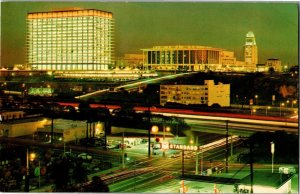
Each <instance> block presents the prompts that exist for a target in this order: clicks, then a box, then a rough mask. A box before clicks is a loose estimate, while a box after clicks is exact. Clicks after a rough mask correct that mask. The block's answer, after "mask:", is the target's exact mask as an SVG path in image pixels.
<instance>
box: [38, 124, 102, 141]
mask: <svg viewBox="0 0 300 194" xmlns="http://www.w3.org/2000/svg"><path fill="white" fill-rule="evenodd" d="M97 129H98V128H97V127H96V129H95V132H96V131H97ZM101 129H102V125H101ZM53 132H54V140H55V141H62V142H69V141H76V140H80V139H82V138H85V137H86V122H84V121H72V122H70V121H69V120H64V119H56V120H54V125H53ZM50 134H51V124H47V125H44V126H42V127H40V128H38V129H37V134H36V136H37V138H38V139H39V140H43V141H48V140H50ZM89 135H90V134H89Z"/></svg>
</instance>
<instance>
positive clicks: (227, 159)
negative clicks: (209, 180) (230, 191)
mask: <svg viewBox="0 0 300 194" xmlns="http://www.w3.org/2000/svg"><path fill="white" fill-rule="evenodd" d="M228 122H229V121H228V120H227V121H226V173H228Z"/></svg>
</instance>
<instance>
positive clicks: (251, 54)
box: [244, 31, 258, 71]
mask: <svg viewBox="0 0 300 194" xmlns="http://www.w3.org/2000/svg"><path fill="white" fill-rule="evenodd" d="M244 57H245V67H246V69H247V70H249V71H255V70H256V64H257V63H258V52H257V45H256V41H255V36H254V33H253V32H251V31H250V32H248V33H247V34H246V42H245V46H244Z"/></svg>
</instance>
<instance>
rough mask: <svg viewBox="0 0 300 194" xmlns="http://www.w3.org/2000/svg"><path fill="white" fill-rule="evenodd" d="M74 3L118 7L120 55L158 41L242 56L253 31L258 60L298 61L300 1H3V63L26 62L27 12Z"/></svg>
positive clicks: (106, 8) (107, 8)
mask: <svg viewBox="0 0 300 194" xmlns="http://www.w3.org/2000/svg"><path fill="white" fill-rule="evenodd" d="M71 7H80V8H83V9H100V10H103V11H109V12H112V13H113V17H114V20H115V53H116V56H122V55H123V54H126V53H138V54H142V51H141V49H145V48H150V47H153V46H157V45H162V46H163V45H203V46H212V47H217V48H222V49H226V50H230V51H234V53H235V56H236V57H237V59H238V60H243V46H244V43H245V35H246V33H247V32H248V31H253V32H254V34H255V37H256V42H257V47H258V62H259V63H265V61H266V60H267V59H268V58H279V59H280V60H282V64H290V65H297V64H298V62H297V61H298V17H297V10H298V4H297V3H203V2H187V3H183V2H176V3H175V2H172V3H166V2H165V3H163V2H145V3H142V2H118V3H116V2H110V3H108V2H63V3H61V2H22V3H21V2H4V3H1V13H2V16H1V17H2V19H1V24H2V25H1V26H2V28H1V35H2V36H1V42H2V46H1V47H2V48H1V66H2V67H7V66H12V65H13V64H20V63H25V59H26V57H25V56H26V54H25V50H26V49H25V48H26V47H25V38H26V14H27V13H30V12H39V11H52V10H55V9H69V8H71ZM16 13H18V14H16ZM174 13H176V14H174ZM237 15H239V17H237ZM195 18H200V19H198V20H197V19H195ZM16 53H18V55H16Z"/></svg>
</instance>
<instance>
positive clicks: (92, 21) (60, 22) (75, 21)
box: [27, 20, 112, 25]
mask: <svg viewBox="0 0 300 194" xmlns="http://www.w3.org/2000/svg"><path fill="white" fill-rule="evenodd" d="M27 23H28V25H56V24H66V25H68V24H89V23H92V24H103V23H105V24H111V23H112V22H111V21H110V20H82V21H80V20H73V21H53V22H37V21H29V22H27Z"/></svg>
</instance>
